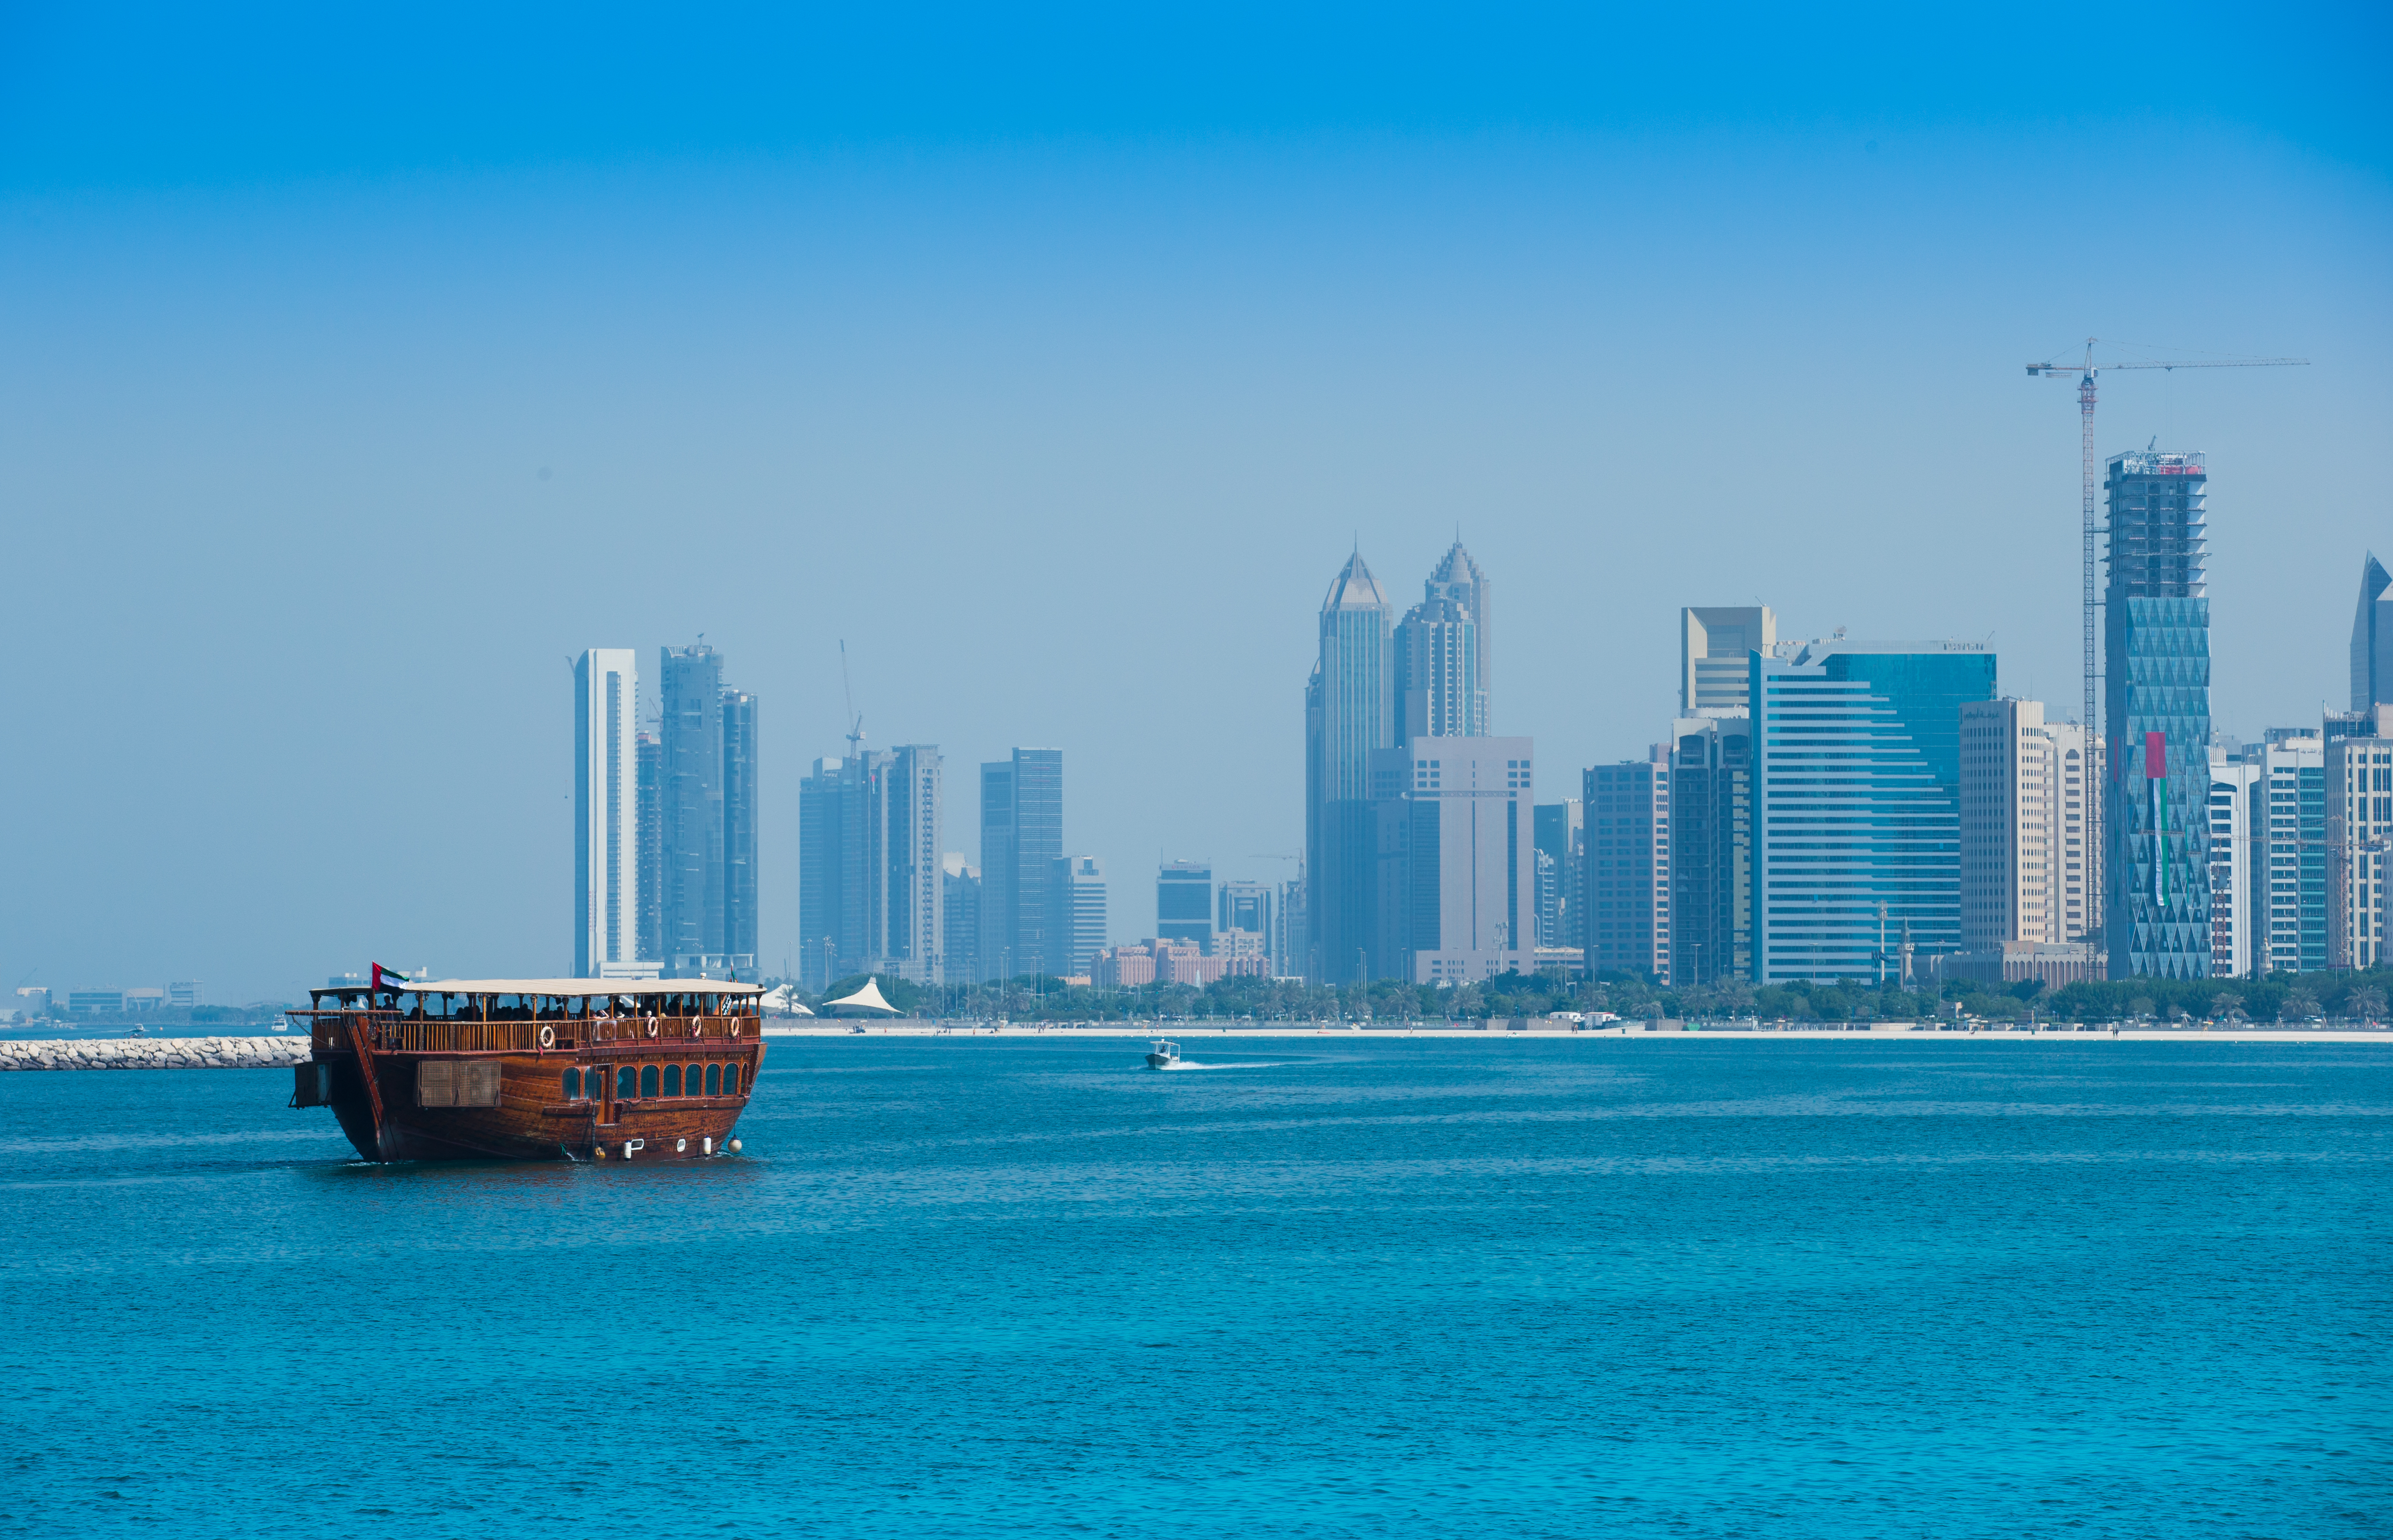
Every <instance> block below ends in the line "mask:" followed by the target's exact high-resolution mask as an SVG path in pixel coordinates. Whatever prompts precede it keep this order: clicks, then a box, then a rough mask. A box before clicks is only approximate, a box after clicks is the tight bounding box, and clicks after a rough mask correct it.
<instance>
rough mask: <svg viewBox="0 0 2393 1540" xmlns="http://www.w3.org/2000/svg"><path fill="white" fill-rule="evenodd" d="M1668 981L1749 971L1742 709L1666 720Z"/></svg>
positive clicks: (1749, 729) (1749, 774) (1748, 736)
mask: <svg viewBox="0 0 2393 1540" xmlns="http://www.w3.org/2000/svg"><path fill="white" fill-rule="evenodd" d="M1670 742H1671V744H1672V748H1671V750H1670V770H1669V775H1670V792H1669V812H1670V823H1669V841H1670V858H1669V892H1670V904H1669V919H1670V926H1669V946H1668V949H1667V953H1666V954H1665V955H1666V956H1667V958H1668V959H1669V963H1668V967H1667V973H1666V978H1667V982H1668V983H1671V984H1681V985H1684V984H1717V983H1718V982H1719V981H1720V980H1721V979H1724V978H1750V977H1751V976H1752V975H1753V828H1754V822H1753V723H1752V720H1751V719H1750V718H1749V717H1748V716H1746V713H1745V712H1743V711H1736V712H1727V711H1723V712H1721V713H1720V715H1718V716H1682V717H1680V718H1678V719H1677V720H1675V721H1674V722H1672V723H1671V724H1670Z"/></svg>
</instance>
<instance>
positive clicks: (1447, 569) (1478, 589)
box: [1401, 534, 1496, 737]
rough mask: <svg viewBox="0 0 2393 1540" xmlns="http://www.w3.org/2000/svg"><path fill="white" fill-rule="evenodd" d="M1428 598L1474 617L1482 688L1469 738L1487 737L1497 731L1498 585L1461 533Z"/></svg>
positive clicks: (1431, 578) (1437, 572)
mask: <svg viewBox="0 0 2393 1540" xmlns="http://www.w3.org/2000/svg"><path fill="white" fill-rule="evenodd" d="M1425 596H1426V597H1427V599H1428V600H1429V602H1431V603H1432V604H1434V603H1436V602H1438V601H1439V600H1445V601H1448V602H1451V603H1453V604H1456V605H1458V606H1460V607H1462V609H1463V610H1464V612H1465V613H1467V614H1468V615H1470V617H1471V628H1472V631H1473V633H1474V636H1473V641H1474V651H1475V652H1476V654H1477V658H1476V659H1475V663H1476V669H1477V672H1478V676H1479V679H1478V684H1479V688H1478V709H1477V711H1476V722H1477V724H1476V725H1475V726H1473V727H1471V729H1470V732H1469V734H1468V735H1466V736H1484V735H1485V734H1488V733H1492V732H1494V731H1495V730H1496V729H1495V727H1494V725H1493V723H1494V720H1495V714H1494V713H1495V707H1494V702H1495V697H1496V655H1495V651H1494V646H1495V643H1494V637H1495V633H1496V614H1495V611H1496V585H1495V584H1493V583H1491V582H1489V581H1487V579H1486V576H1485V575H1484V573H1482V572H1481V571H1480V570H1479V564H1478V563H1477V562H1475V561H1472V560H1471V553H1469V552H1468V551H1465V550H1464V549H1463V548H1462V537H1461V535H1460V534H1457V535H1456V536H1455V538H1454V547H1453V549H1452V550H1449V551H1448V552H1446V554H1445V560H1443V561H1441V562H1439V563H1438V564H1437V569H1436V570H1435V571H1433V572H1432V573H1431V574H1430V575H1429V584H1428V592H1427V594H1426V595H1425ZM1401 736H1411V737H1418V736H1421V735H1420V732H1419V729H1418V728H1416V729H1414V730H1413V732H1412V733H1411V734H1407V735H1401Z"/></svg>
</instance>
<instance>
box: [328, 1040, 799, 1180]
mask: <svg viewBox="0 0 2393 1540" xmlns="http://www.w3.org/2000/svg"><path fill="white" fill-rule="evenodd" d="M764 1052H765V1050H764V1044H763V1043H762V1042H760V1041H757V1040H756V1039H755V1038H749V1039H748V1040H747V1041H745V1042H744V1043H739V1044H737V1045H732V1044H726V1043H723V1042H708V1043H698V1042H688V1043H681V1044H675V1045H673V1047H672V1048H670V1049H668V1048H665V1047H664V1046H663V1045H660V1044H650V1043H634V1044H626V1045H621V1046H616V1045H607V1044H601V1045H595V1046H593V1047H588V1048H583V1049H581V1050H579V1051H576V1050H572V1049H565V1050H560V1051H512V1052H505V1051H503V1052H486V1053H416V1052H405V1051H381V1052H372V1051H370V1052H369V1056H368V1061H367V1062H366V1063H365V1064H361V1063H360V1058H359V1056H358V1054H357V1053H355V1052H354V1051H352V1052H346V1053H345V1052H341V1051H338V1050H333V1051H329V1052H328V1051H326V1049H325V1047H324V1046H323V1045H321V1044H320V1045H319V1046H318V1049H317V1051H316V1054H315V1056H314V1057H313V1058H311V1059H308V1060H307V1061H305V1062H303V1063H302V1064H299V1065H297V1066H296V1077H297V1081H298V1086H299V1090H298V1093H297V1094H296V1095H295V1096H294V1101H295V1102H297V1103H298V1104H300V1105H303V1106H306V1105H325V1106H329V1107H330V1108H331V1109H332V1112H333V1116H334V1117H335V1118H336V1119H338V1120H339V1122H340V1125H341V1131H342V1132H343V1133H345V1134H347V1136H348V1140H349V1143H350V1144H351V1145H352V1146H354V1147H355V1148H356V1150H357V1152H358V1154H359V1155H361V1156H362V1157H364V1158H365V1159H367V1160H372V1161H399V1160H427V1161H428V1160H593V1161H595V1160H630V1161H632V1162H634V1163H635V1164H636V1163H639V1162H642V1161H653V1160H705V1159H709V1158H713V1156H716V1155H722V1154H723V1153H724V1145H725V1143H726V1142H727V1141H728V1140H729V1139H730V1138H731V1133H732V1129H734V1128H735V1127H736V1126H737V1125H738V1123H739V1115H740V1113H741V1112H743V1111H744V1110H746V1108H747V1105H748V1097H747V1095H746V1093H745V1088H746V1087H748V1086H751V1085H752V1084H753V1083H754V1076H755V1073H756V1069H757V1067H758V1066H759V1065H760V1064H762V1062H763V1060H764ZM426 1064H437V1065H442V1066H447V1067H448V1068H447V1073H446V1074H444V1075H442V1076H440V1077H438V1079H459V1080H462V1079H463V1077H464V1076H465V1075H466V1074H467V1073H469V1072H467V1071H464V1070H463V1069H459V1068H457V1067H456V1066H460V1065H464V1064H480V1065H484V1066H489V1065H495V1066H496V1086H495V1095H490V1094H489V1087H488V1077H490V1073H491V1071H490V1069H489V1068H487V1067H485V1068H483V1069H481V1070H480V1071H478V1074H479V1075H480V1076H481V1077H483V1078H482V1079H481V1080H480V1081H479V1082H477V1084H479V1085H481V1086H482V1087H483V1088H484V1096H485V1098H486V1099H487V1100H488V1101H489V1103H490V1104H488V1105H474V1106H457V1105H429V1106H428V1105H425V1104H424V1100H425V1085H426V1083H427V1082H426V1077H425V1065H426ZM666 1064H671V1065H673V1066H674V1067H677V1068H678V1067H680V1066H682V1065H684V1064H713V1065H718V1066H737V1068H738V1070H739V1085H740V1086H741V1087H742V1088H743V1090H742V1092H741V1093H740V1094H739V1095H732V1096H703V1095H701V1096H660V1095H649V1096H636V1095H635V1096H630V1097H620V1098H619V1097H617V1096H616V1095H614V1094H613V1088H614V1086H615V1084H616V1082H617V1077H618V1074H619V1072H620V1071H621V1070H622V1069H624V1068H629V1069H630V1070H631V1071H632V1072H633V1079H634V1083H635V1084H638V1083H642V1082H643V1081H644V1079H645V1077H647V1074H648V1072H649V1071H651V1070H656V1071H659V1072H661V1069H662V1067H663V1066H665V1065H666ZM569 1069H570V1070H573V1071H574V1072H575V1073H576V1075H577V1077H580V1078H581V1079H582V1081H583V1083H584V1084H590V1083H595V1084H599V1085H601V1086H602V1087H604V1088H605V1089H604V1090H602V1091H601V1093H600V1094H599V1095H598V1096H597V1097H595V1099H584V1098H582V1097H578V1096H569V1095H568V1094H567V1091H566V1089H565V1078H566V1077H565V1072H566V1071H567V1070H569ZM368 1075H371V1076H372V1077H373V1088H372V1090H369V1088H368V1085H367V1080H366V1077H367V1076H368ZM659 1077H661V1076H660V1075H659ZM434 1083H438V1081H437V1080H436V1081H435V1082H434Z"/></svg>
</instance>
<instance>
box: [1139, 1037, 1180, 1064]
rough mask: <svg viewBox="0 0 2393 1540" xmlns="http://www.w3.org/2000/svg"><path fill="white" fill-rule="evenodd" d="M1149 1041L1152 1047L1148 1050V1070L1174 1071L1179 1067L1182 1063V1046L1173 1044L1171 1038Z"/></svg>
mask: <svg viewBox="0 0 2393 1540" xmlns="http://www.w3.org/2000/svg"><path fill="white" fill-rule="evenodd" d="M1149 1041H1150V1043H1151V1044H1152V1046H1151V1047H1150V1048H1149V1049H1148V1050H1147V1055H1146V1067H1147V1068H1149V1069H1172V1068H1175V1067H1177V1066H1178V1064H1179V1063H1180V1045H1179V1044H1178V1043H1175V1042H1173V1041H1172V1040H1171V1039H1170V1038H1151V1039H1149Z"/></svg>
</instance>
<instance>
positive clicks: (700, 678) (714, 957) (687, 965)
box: [657, 646, 759, 978]
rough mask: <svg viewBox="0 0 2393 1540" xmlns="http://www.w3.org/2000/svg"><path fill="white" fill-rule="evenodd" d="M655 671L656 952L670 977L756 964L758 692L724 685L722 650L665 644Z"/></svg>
mask: <svg viewBox="0 0 2393 1540" xmlns="http://www.w3.org/2000/svg"><path fill="white" fill-rule="evenodd" d="M660 665H661V666H660V668H659V670H658V674H659V678H660V682H661V684H660V691H659V694H660V698H661V706H662V711H661V714H660V718H659V721H658V727H657V740H658V741H657V782H658V787H657V826H658V828H657V872H658V885H659V888H660V892H659V894H658V906H657V907H658V930H659V933H660V934H659V960H660V961H661V962H662V964H663V967H664V972H665V973H666V976H668V977H673V978H694V977H700V976H705V977H713V978H721V977H724V976H726V974H728V973H733V972H738V973H744V974H748V975H753V973H754V972H755V969H756V934H757V920H756V888H757V884H756V816H757V794H758V776H759V770H758V763H757V750H756V698H755V697H753V696H751V695H747V694H744V693H742V692H739V691H736V690H726V689H725V688H724V685H723V658H722V655H721V654H719V653H717V652H716V651H715V650H714V649H713V648H712V647H709V646H690V647H666V648H663V649H662V651H661V655H660Z"/></svg>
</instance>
